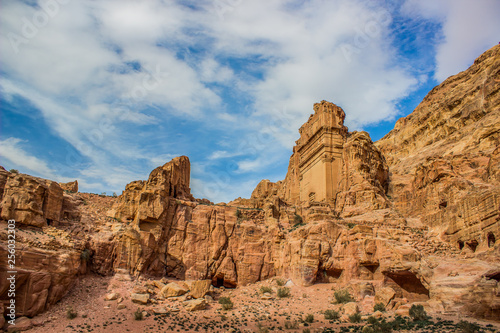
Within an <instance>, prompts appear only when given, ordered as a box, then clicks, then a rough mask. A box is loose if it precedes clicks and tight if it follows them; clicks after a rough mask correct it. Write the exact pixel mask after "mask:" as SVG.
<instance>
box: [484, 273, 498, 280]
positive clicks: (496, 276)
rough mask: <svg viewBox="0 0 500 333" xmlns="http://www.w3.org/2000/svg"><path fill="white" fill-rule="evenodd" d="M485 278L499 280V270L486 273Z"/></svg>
mask: <svg viewBox="0 0 500 333" xmlns="http://www.w3.org/2000/svg"><path fill="white" fill-rule="evenodd" d="M486 278H488V279H492V280H496V281H497V282H500V272H496V273H493V274H488V275H486Z"/></svg>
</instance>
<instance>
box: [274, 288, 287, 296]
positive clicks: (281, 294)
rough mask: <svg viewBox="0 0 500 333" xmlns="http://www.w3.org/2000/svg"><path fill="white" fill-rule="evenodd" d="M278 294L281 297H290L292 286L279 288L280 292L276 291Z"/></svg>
mask: <svg viewBox="0 0 500 333" xmlns="http://www.w3.org/2000/svg"><path fill="white" fill-rule="evenodd" d="M276 295H277V296H278V297H279V298H284V297H288V296H290V288H287V287H282V288H278V292H277V293H276Z"/></svg>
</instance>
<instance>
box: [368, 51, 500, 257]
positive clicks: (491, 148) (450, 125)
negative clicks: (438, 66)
mask: <svg viewBox="0 0 500 333" xmlns="http://www.w3.org/2000/svg"><path fill="white" fill-rule="evenodd" d="M499 76H500V46H498V45H497V46H495V47H493V48H491V49H490V50H488V51H487V52H485V53H484V54H483V55H481V56H480V57H479V58H478V59H476V61H475V62H474V64H473V65H472V66H471V67H470V68H469V69H467V70H466V71H464V72H461V73H459V74H457V75H455V76H452V77H450V78H448V79H446V80H445V81H444V82H443V83H442V84H440V85H439V86H437V87H436V88H434V89H433V90H432V91H431V92H430V93H429V94H428V95H427V96H426V97H425V98H424V100H423V101H422V103H421V104H420V105H419V106H418V107H417V108H416V109H415V111H414V112H413V113H412V114H410V115H409V116H407V117H405V118H402V119H400V120H398V122H397V123H396V126H395V128H394V130H392V131H391V132H390V133H389V134H387V135H386V136H385V137H384V138H383V139H381V140H380V141H378V142H377V143H376V145H377V147H379V149H380V150H381V151H382V152H383V154H384V155H385V156H386V159H387V161H388V163H389V166H390V172H391V176H390V177H391V184H390V189H389V195H390V196H391V197H392V198H393V202H394V204H395V206H396V207H397V209H398V211H399V212H400V213H402V214H403V215H404V216H406V217H410V218H418V219H420V220H421V222H422V223H423V224H424V225H427V226H429V227H431V228H433V229H435V230H436V231H437V232H441V233H442V234H443V236H444V237H445V239H447V240H449V241H450V242H452V243H453V244H454V245H455V246H456V247H457V248H460V249H463V248H466V249H467V250H471V251H475V250H476V249H477V248H482V249H487V248H488V247H493V244H494V241H492V240H493V239H498V238H499V236H500V225H499V223H498V220H499V212H500V183H499V177H498V174H499V171H498V170H500V166H499V157H498V156H499V144H500V92H499V91H500V81H499V80H498V77H499Z"/></svg>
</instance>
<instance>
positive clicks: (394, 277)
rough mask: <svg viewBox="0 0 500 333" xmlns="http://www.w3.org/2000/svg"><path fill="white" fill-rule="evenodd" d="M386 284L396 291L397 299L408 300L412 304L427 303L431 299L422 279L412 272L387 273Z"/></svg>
mask: <svg viewBox="0 0 500 333" xmlns="http://www.w3.org/2000/svg"><path fill="white" fill-rule="evenodd" d="M385 276H386V277H387V278H388V279H386V281H385V282H386V284H388V285H389V286H391V287H392V288H393V289H394V290H395V291H396V296H397V297H404V298H407V299H408V300H409V301H410V302H415V301H426V300H428V299H429V290H428V289H427V288H426V287H425V286H424V285H423V284H422V282H421V281H420V279H419V278H418V277H417V276H416V275H415V274H414V273H412V272H410V271H397V272H390V273H385Z"/></svg>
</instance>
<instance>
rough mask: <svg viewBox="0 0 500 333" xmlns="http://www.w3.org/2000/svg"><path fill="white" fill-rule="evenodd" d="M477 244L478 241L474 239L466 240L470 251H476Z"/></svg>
mask: <svg viewBox="0 0 500 333" xmlns="http://www.w3.org/2000/svg"><path fill="white" fill-rule="evenodd" d="M478 245H479V243H478V242H477V240H475V239H473V240H471V241H469V242H467V246H468V247H469V249H471V250H472V252H476V248H477V246H478Z"/></svg>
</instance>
